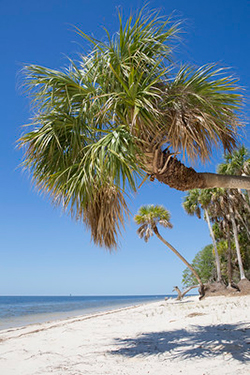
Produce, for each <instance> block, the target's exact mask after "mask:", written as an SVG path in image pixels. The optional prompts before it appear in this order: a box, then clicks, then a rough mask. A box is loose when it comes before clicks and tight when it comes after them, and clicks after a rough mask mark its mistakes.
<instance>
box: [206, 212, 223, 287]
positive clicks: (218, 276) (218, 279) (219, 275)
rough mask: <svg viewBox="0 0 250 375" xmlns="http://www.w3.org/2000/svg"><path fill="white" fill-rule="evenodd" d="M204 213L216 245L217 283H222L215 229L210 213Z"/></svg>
mask: <svg viewBox="0 0 250 375" xmlns="http://www.w3.org/2000/svg"><path fill="white" fill-rule="evenodd" d="M204 212H205V216H206V221H207V225H208V228H209V232H210V235H211V237H212V241H213V245H214V252H215V262H216V270H217V281H218V282H222V278H221V269H220V257H219V254H218V249H217V245H216V241H215V237H214V232H213V228H212V225H211V222H210V218H209V215H208V211H207V209H206V208H204Z"/></svg>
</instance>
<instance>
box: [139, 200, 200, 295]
mask: <svg viewBox="0 0 250 375" xmlns="http://www.w3.org/2000/svg"><path fill="white" fill-rule="evenodd" d="M134 220H135V222H136V224H138V225H140V227H139V229H138V230H137V233H138V235H139V237H140V238H143V239H144V241H145V242H148V240H149V238H150V237H152V236H153V234H155V235H156V236H157V237H158V238H159V240H161V241H162V242H163V243H164V245H166V246H167V247H168V248H169V249H170V250H172V251H173V252H174V253H175V255H177V256H178V258H180V259H181V260H182V261H183V262H184V263H185V265H186V266H187V267H188V268H189V269H190V271H191V272H192V273H193V275H194V276H195V277H196V279H197V281H198V283H199V284H200V289H199V292H200V298H202V297H203V296H204V285H203V283H202V281H201V278H200V276H199V275H198V273H197V272H196V271H195V269H194V268H193V267H192V266H191V264H190V263H188V261H187V260H186V259H185V258H184V257H183V256H182V255H181V254H180V253H179V252H178V251H177V250H176V249H175V248H174V247H173V246H172V245H171V244H170V243H169V242H167V241H166V240H165V239H164V238H163V237H162V236H161V235H160V233H159V231H158V228H157V225H158V224H160V225H162V226H163V227H164V228H172V227H173V226H172V224H171V223H170V213H169V211H168V210H166V209H165V208H164V207H163V206H158V205H153V204H151V205H145V206H142V207H140V208H139V211H138V214H137V215H135V217H134Z"/></svg>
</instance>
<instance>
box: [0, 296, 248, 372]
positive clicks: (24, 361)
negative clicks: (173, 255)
mask: <svg viewBox="0 0 250 375" xmlns="http://www.w3.org/2000/svg"><path fill="white" fill-rule="evenodd" d="M249 333H250V296H241V297H210V298H206V299H204V300H203V301H199V300H198V297H187V298H185V299H184V300H183V301H181V302H177V301H175V300H173V299H169V300H167V301H160V302H153V303H148V304H143V305H140V306H135V307H128V308H122V309H119V310H115V311H109V312H104V313H99V314H92V315H89V316H82V317H76V318H71V319H67V320H60V321H53V322H47V323H42V324H36V325H30V326H27V327H21V328H14V329H8V330H3V331H0V373H1V375H38V374H42V375H46V374H52V373H53V374H57V375H59V374H60V375H80V374H81V375H83V374H84V375H85V374H93V375H104V374H109V375H113V374H114V375H132V374H133V375H134V374H139V375H146V374H154V375H156V374H157V375H161V374H162V375H163V374H167V375H174V374H179V373H180V374H185V375H188V374H192V375H193V374H197V375H214V374H220V375H229V374H232V375H235V374H237V375H240V374H250V335H249Z"/></svg>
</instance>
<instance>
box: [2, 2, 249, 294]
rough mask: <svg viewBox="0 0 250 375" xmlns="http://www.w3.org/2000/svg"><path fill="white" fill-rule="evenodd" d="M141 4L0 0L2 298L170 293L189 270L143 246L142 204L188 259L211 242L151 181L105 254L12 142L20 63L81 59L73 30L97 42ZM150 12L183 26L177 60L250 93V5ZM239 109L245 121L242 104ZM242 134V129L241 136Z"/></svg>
mask: <svg viewBox="0 0 250 375" xmlns="http://www.w3.org/2000/svg"><path fill="white" fill-rule="evenodd" d="M142 5H143V2H142V1H131V0H127V1H115V0H113V1H111V0H110V1H105V0H103V1H100V0H91V1H89V0H71V1H66V0H40V1H37V2H36V1H30V0H23V1H17V0H16V1H15V0H8V1H6V0H1V1H0V14H1V23H0V29H1V33H0V35H1V75H2V76H1V93H0V95H1V108H2V110H1V123H2V124H1V148H0V153H1V170H0V173H1V184H0V190H1V191H0V197H1V198H0V199H1V211H0V212H1V225H0V228H1V236H0V259H1V261H0V295H68V294H70V293H71V294H73V295H111V294H112V295H116V294H118V295H119V294H169V293H171V292H172V287H173V285H179V286H180V285H181V278H182V271H183V269H184V268H185V267H184V266H183V264H182V263H181V261H180V260H179V259H178V258H176V257H175V255H174V254H172V253H171V252H170V251H169V250H168V249H166V248H165V246H164V245H163V244H161V243H160V242H159V240H158V239H157V238H152V239H151V240H150V241H149V243H148V244H145V243H144V242H143V241H142V240H139V239H138V237H137V235H136V229H137V228H136V226H135V224H134V223H133V220H132V216H133V215H134V214H135V213H136V212H137V209H138V208H139V207H140V206H141V205H142V204H148V203H153V204H163V205H164V206H166V207H167V208H168V209H169V210H170V212H171V214H172V223H173V225H174V228H173V229H172V230H166V229H163V230H162V231H161V233H162V235H163V236H165V237H166V239H167V240H168V241H169V242H170V243H172V244H173V245H174V246H175V247H176V248H177V249H178V250H179V251H180V252H181V253H182V254H183V256H185V257H186V258H187V259H188V260H189V261H192V259H193V257H194V255H195V254H196V253H197V252H198V251H199V250H201V249H202V248H203V247H204V246H205V245H207V244H208V243H210V242H211V241H210V237H209V234H208V230H207V226H206V223H205V222H203V221H202V220H198V219H196V218H192V217H188V216H187V215H186V214H185V213H184V211H183V209H182V207H181V202H182V199H183V196H184V195H185V194H184V193H181V192H177V191H175V190H172V189H170V188H168V187H167V186H163V185H161V184H159V183H157V182H154V183H147V184H144V186H143V187H142V188H141V189H140V190H139V191H138V193H137V194H136V195H135V197H133V198H132V199H131V200H130V202H129V206H130V210H131V214H132V215H131V220H130V222H128V223H127V224H126V228H125V231H124V233H123V237H122V238H121V239H120V249H119V250H118V251H117V252H116V253H112V254H110V253H108V252H106V251H105V250H103V249H100V248H97V247H95V246H94V245H93V244H91V242H90V234H89V233H88V232H86V231H85V228H84V227H83V225H81V224H79V223H75V222H73V221H72V220H71V218H70V217H69V216H65V215H63V214H62V212H61V210H60V209H59V208H54V207H52V206H51V205H50V202H49V200H48V199H47V198H46V197H45V196H43V195H42V194H41V193H38V192H37V191H36V189H35V188H34V187H32V184H31V181H30V177H29V176H28V175H27V173H23V172H22V171H21V169H20V168H18V165H19V164H20V162H21V160H22V156H23V155H22V151H20V150H18V149H17V148H16V140H17V139H18V137H19V136H20V135H21V133H22V131H23V129H22V128H21V126H22V125H24V124H27V123H28V122H29V118H30V116H31V114H30V106H29V101H28V99H27V98H25V96H24V95H22V93H21V90H20V88H19V86H20V74H19V72H20V70H21V68H22V65H23V64H31V63H35V64H38V65H43V66H47V67H50V68H55V69H59V68H63V67H65V66H66V65H67V57H66V56H69V57H71V58H73V59H77V55H78V53H79V52H83V51H87V50H88V45H87V44H86V42H85V41H83V40H82V39H81V38H80V36H78V35H77V34H76V33H75V32H74V30H73V26H72V25H76V26H78V27H79V28H80V29H82V30H83V31H84V32H85V33H87V34H93V35H94V36H95V37H97V38H102V37H103V36H104V32H103V30H102V26H105V27H106V28H107V29H108V30H109V31H110V32H111V33H113V32H115V31H116V29H117V25H118V20H117V7H121V8H122V9H123V14H124V15H125V16H126V15H129V14H130V12H131V11H135V10H137V9H139V8H140V7H141V6H142ZM149 8H151V9H152V8H160V9H161V13H162V15H170V14H172V13H173V15H174V17H176V18H177V19H183V20H184V24H183V30H184V32H183V34H182V38H183V40H182V43H181V44H180V45H179V46H178V49H177V51H176V52H177V55H176V56H177V59H178V60H179V61H181V62H191V63H194V64H197V65H202V64H205V63H211V62H219V63H220V65H221V66H230V67H232V68H233V72H234V73H235V74H236V76H238V77H240V84H241V85H242V86H244V87H245V93H246V96H249V87H250V77H249V57H250V56H249V55H250V54H249V42H250V28H249V16H250V3H249V1H247V0H241V1H238V2H237V1H234V0H221V1H218V0H217V1H216V0H210V1H199V0H190V1H186V0H168V1H163V0H161V1H160V0H158V1H151V2H150V4H149ZM245 113H246V115H248V116H249V104H248V103H246V108H245ZM248 134H249V130H248V125H247V126H246V138H247V137H248ZM245 143H246V145H247V146H249V143H248V142H247V141H246V142H245ZM220 161H221V158H220V153H218V152H217V153H216V152H215V154H214V157H213V160H212V161H211V163H210V164H207V165H206V166H205V167H201V166H199V165H198V166H196V167H197V168H198V169H199V170H201V169H203V170H209V171H214V170H215V166H216V164H217V163H218V162H220Z"/></svg>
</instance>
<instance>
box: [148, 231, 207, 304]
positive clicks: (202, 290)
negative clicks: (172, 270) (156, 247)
mask: <svg viewBox="0 0 250 375" xmlns="http://www.w3.org/2000/svg"><path fill="white" fill-rule="evenodd" d="M153 231H154V233H155V234H156V236H157V237H158V238H159V240H161V241H162V242H163V243H164V245H166V246H167V247H169V249H170V250H172V251H173V252H174V253H175V255H177V256H178V257H179V258H180V259H181V260H182V261H183V263H185V264H186V266H187V267H188V268H189V269H190V271H191V272H192V273H193V275H194V276H195V277H196V279H197V280H198V283H199V284H200V288H201V297H203V296H204V285H203V283H202V281H201V278H200V276H199V275H198V273H197V272H196V271H195V269H194V268H193V267H192V266H191V264H190V263H188V261H187V260H186V259H185V258H184V257H183V256H182V255H181V254H180V253H179V252H178V251H177V250H176V249H175V248H174V247H173V246H172V245H171V244H170V243H169V242H167V241H166V240H165V239H164V238H163V237H162V236H161V235H160V233H159V232H158V229H157V227H153Z"/></svg>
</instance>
